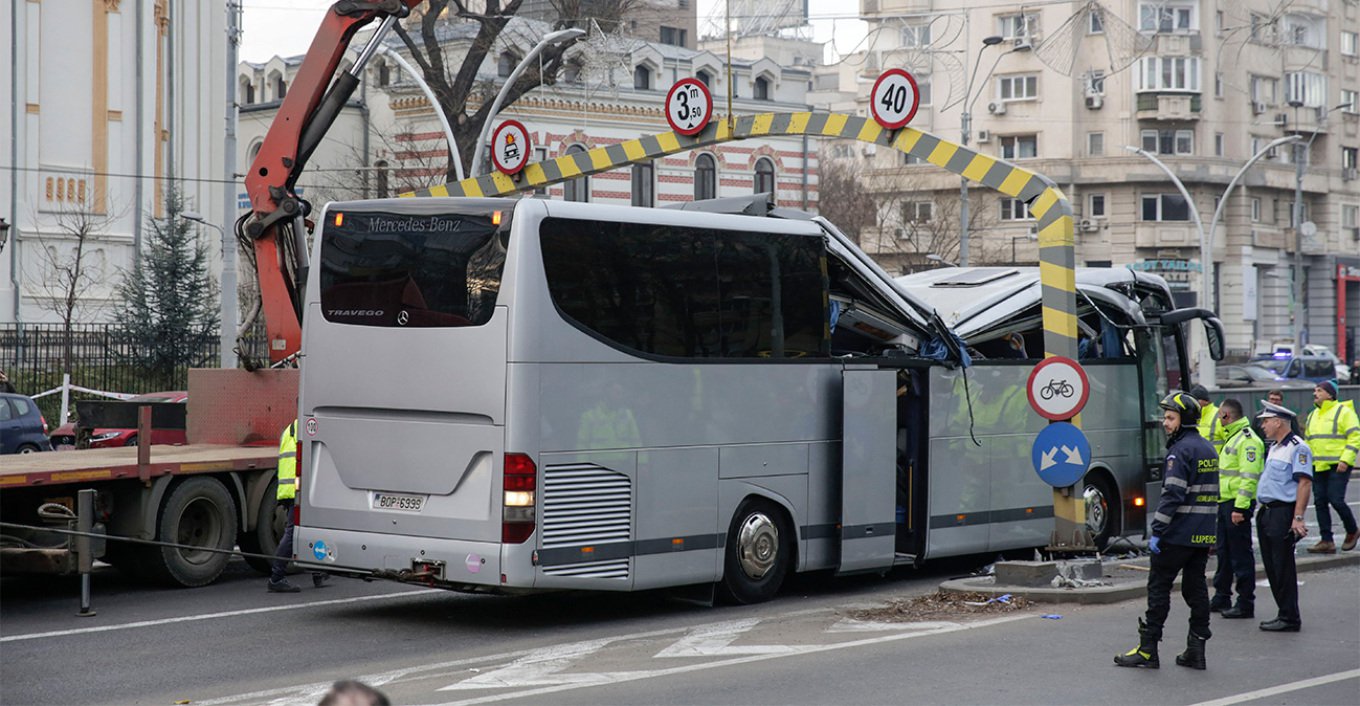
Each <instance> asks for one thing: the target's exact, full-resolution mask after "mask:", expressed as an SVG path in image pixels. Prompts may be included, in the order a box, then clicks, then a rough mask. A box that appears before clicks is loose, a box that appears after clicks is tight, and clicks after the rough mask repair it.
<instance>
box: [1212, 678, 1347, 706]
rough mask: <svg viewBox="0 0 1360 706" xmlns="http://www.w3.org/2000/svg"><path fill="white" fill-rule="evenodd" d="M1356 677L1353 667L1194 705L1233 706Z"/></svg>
mask: <svg viewBox="0 0 1360 706" xmlns="http://www.w3.org/2000/svg"><path fill="white" fill-rule="evenodd" d="M1355 678H1360V669H1352V670H1350V671H1349V672H1338V673H1337V674H1328V675H1326V676H1322V677H1313V678H1312V679H1304V680H1302V681H1295V682H1290V683H1288V684H1281V685H1279V686H1272V687H1270V688H1267V689H1257V690H1256V691H1248V692H1246V693H1242V694H1235V695H1233V696H1225V697H1223V698H1221V699H1215V700H1213V701H1201V702H1200V703H1197V704H1194V706H1231V704H1240V703H1243V702H1245V701H1255V700H1256V699H1264V698H1267V697H1270V696H1275V695H1276V694H1287V693H1289V692H1291V691H1298V690H1300V689H1311V688H1313V687H1315V686H1322V685H1323V684H1331V683H1332V682H1338V681H1345V680H1347V679H1355Z"/></svg>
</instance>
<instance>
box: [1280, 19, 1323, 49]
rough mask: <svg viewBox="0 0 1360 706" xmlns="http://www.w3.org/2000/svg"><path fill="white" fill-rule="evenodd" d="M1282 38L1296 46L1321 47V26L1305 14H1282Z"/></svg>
mask: <svg viewBox="0 0 1360 706" xmlns="http://www.w3.org/2000/svg"><path fill="white" fill-rule="evenodd" d="M1284 40H1285V43H1287V44H1292V45H1294V46H1296V47H1312V48H1314V49H1321V48H1322V28H1320V27H1319V26H1318V25H1317V23H1316V22H1315V21H1314V20H1313V19H1312V18H1310V17H1308V16H1307V15H1285V16H1284Z"/></svg>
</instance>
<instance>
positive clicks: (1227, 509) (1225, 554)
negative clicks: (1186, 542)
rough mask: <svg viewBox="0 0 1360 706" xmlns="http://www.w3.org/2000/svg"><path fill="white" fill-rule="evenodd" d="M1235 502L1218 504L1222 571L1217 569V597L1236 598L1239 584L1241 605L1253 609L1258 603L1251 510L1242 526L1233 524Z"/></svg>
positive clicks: (1215, 585)
mask: <svg viewBox="0 0 1360 706" xmlns="http://www.w3.org/2000/svg"><path fill="white" fill-rule="evenodd" d="M1235 510H1236V508H1235V507H1233V501H1231V500H1229V501H1228V502H1224V503H1219V504H1218V544H1217V545H1216V548H1215V552H1216V553H1217V554H1218V568H1216V569H1215V570H1214V597H1215V598H1217V597H1219V596H1222V597H1224V598H1227V599H1232V595H1233V582H1234V579H1236V583H1237V601H1238V605H1241V606H1242V607H1244V608H1251V607H1252V605H1253V604H1254V603H1255V602H1256V557H1254V556H1252V553H1251V510H1250V509H1246V510H1243V511H1242V515H1243V520H1242V524H1240V525H1235V524H1233V522H1232V514H1233V512H1234V511H1235Z"/></svg>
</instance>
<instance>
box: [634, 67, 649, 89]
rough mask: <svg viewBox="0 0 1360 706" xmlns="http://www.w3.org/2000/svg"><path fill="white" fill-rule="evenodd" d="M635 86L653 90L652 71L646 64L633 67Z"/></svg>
mask: <svg viewBox="0 0 1360 706" xmlns="http://www.w3.org/2000/svg"><path fill="white" fill-rule="evenodd" d="M633 88H635V89H637V90H639V91H650V90H652V72H651V71H648V70H647V67H646V66H642V65H638V66H636V67H634V68H633Z"/></svg>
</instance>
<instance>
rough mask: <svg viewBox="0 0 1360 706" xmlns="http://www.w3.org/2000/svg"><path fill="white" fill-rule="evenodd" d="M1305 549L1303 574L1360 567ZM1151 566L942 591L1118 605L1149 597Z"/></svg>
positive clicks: (981, 582)
mask: <svg viewBox="0 0 1360 706" xmlns="http://www.w3.org/2000/svg"><path fill="white" fill-rule="evenodd" d="M1304 549H1305V547H1303V546H1298V547H1296V554H1295V559H1294V561H1295V563H1296V565H1297V566H1298V571H1299V573H1300V574H1302V573H1305V572H1308V571H1320V570H1322V569H1330V568H1333V567H1337V566H1346V565H1351V566H1355V565H1360V548H1357V549H1356V550H1353V551H1349V552H1342V551H1338V552H1337V553H1336V554H1324V555H1317V554H1309V553H1307V552H1306V551H1304ZM1257 559H1258V563H1257V564H1256V577H1257V579H1258V580H1265V576H1266V573H1265V567H1264V566H1262V565H1261V564H1260V563H1259V559H1260V556H1259V554H1258V555H1257ZM1149 563H1150V558H1149V557H1148V556H1146V555H1143V556H1139V557H1134V558H1130V559H1113V558H1105V559H1103V560H1102V561H1101V567H1102V570H1101V579H1100V580H1099V582H1097V585H1089V586H1077V587H1061V588H1057V587H1038V588H1036V587H1032V586H1002V585H997V583H996V580H995V578H994V577H992V576H978V577H969V578H961V579H950V580H948V581H945V582H944V583H941V584H940V590H941V591H947V592H951V593H986V594H990V595H996V596H999V595H1002V594H1007V593H1009V594H1011V595H1012V596H1020V597H1023V598H1026V599H1029V600H1031V601H1036V602H1039V603H1085V604H1095V603H1117V602H1119V601H1126V600H1129V599H1131V598H1141V597H1143V596H1146V595H1147V576H1148V565H1149ZM1216 566H1217V559H1216V558H1211V559H1210V560H1209V567H1208V571H1207V572H1206V574H1207V575H1208V577H1209V581H1210V583H1211V584H1212V582H1213V575H1214V568H1215V567H1216ZM1180 582H1181V581H1180V578H1179V577H1177V579H1176V585H1177V586H1179V585H1180Z"/></svg>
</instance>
